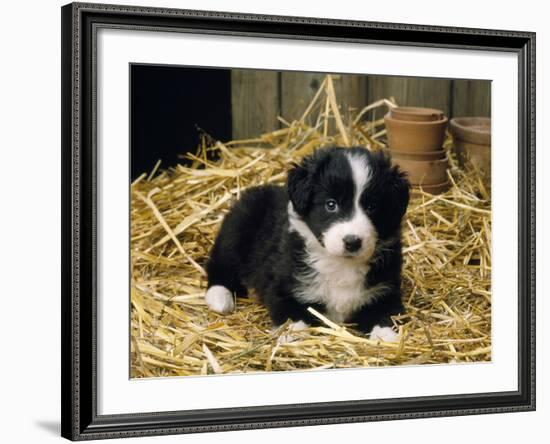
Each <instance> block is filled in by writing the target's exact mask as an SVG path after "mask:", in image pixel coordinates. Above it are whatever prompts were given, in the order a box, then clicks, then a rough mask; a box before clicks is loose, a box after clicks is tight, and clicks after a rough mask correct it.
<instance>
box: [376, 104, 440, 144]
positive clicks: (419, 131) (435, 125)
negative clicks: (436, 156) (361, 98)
mask: <svg viewBox="0 0 550 444" xmlns="http://www.w3.org/2000/svg"><path fill="white" fill-rule="evenodd" d="M384 122H385V124H386V130H387V133H388V143H389V147H390V148H391V149H393V150H397V151H406V152H410V153H413V152H415V153H418V152H425V151H437V150H440V149H441V146H442V145H443V139H444V138H445V127H446V126H447V118H446V117H443V119H440V120H434V121H432V122H408V121H406V120H396V119H394V118H393V117H391V116H390V115H389V113H388V114H386V116H385V117H384Z"/></svg>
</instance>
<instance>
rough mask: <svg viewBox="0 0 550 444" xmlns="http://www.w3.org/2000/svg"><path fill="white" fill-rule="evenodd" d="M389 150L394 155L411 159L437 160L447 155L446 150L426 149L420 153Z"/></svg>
mask: <svg viewBox="0 0 550 444" xmlns="http://www.w3.org/2000/svg"><path fill="white" fill-rule="evenodd" d="M389 151H390V154H391V156H392V157H396V158H399V159H410V160H436V159H443V158H444V157H445V155H446V154H445V150H437V151H424V152H419V153H409V152H407V151H397V150H391V149H390V150H389Z"/></svg>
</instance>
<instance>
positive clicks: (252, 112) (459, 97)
mask: <svg viewBox="0 0 550 444" xmlns="http://www.w3.org/2000/svg"><path fill="white" fill-rule="evenodd" d="M323 78H324V74H319V73H302V72H278V71H259V70H239V69H235V70H232V71H231V102H232V104H231V105H232V106H231V108H232V121H233V138H234V139H245V138H249V137H256V136H258V135H259V134H262V133H265V132H269V131H273V130H275V129H277V128H280V126H281V123H280V122H279V121H278V120H277V116H282V117H283V118H284V119H286V120H289V121H291V120H293V119H298V118H299V117H300V116H301V114H302V113H303V112H304V110H305V109H306V107H307V105H308V104H309V102H310V101H311V99H312V98H313V96H314V95H315V93H316V92H317V90H318V88H319V86H320V84H321V82H322V81H323ZM333 79H334V87H335V91H336V96H337V98H338V102H339V104H340V105H341V106H342V113H343V114H344V116H345V115H346V113H347V112H348V110H349V109H350V108H355V109H360V108H362V107H363V106H365V105H368V104H369V103H372V102H374V101H375V100H378V99H381V98H389V97H394V98H395V100H396V101H397V103H398V104H399V105H402V106H406V105H408V106H427V107H431V108H437V109H441V110H443V111H444V112H445V114H446V115H447V116H449V117H458V116H490V115H491V82H490V81H488V80H448V79H427V78H417V77H392V76H363V75H361V76H360V75H349V74H343V75H334V77H333Z"/></svg>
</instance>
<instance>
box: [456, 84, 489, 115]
mask: <svg viewBox="0 0 550 444" xmlns="http://www.w3.org/2000/svg"><path fill="white" fill-rule="evenodd" d="M452 97H453V102H452V116H453V117H465V116H469V117H472V116H473V117H490V116H491V81H490V80H453V85H452Z"/></svg>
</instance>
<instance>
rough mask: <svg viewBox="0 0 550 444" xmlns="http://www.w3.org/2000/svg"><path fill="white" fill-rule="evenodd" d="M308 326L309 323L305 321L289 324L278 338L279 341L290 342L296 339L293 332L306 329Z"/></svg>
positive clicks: (280, 342) (279, 342)
mask: <svg viewBox="0 0 550 444" xmlns="http://www.w3.org/2000/svg"><path fill="white" fill-rule="evenodd" d="M308 327H309V325H308V324H306V323H305V322H304V321H298V322H293V323H292V324H290V325H289V326H288V328H287V330H286V333H285V334H282V335H281V336H279V337H278V338H277V343H278V344H288V343H289V342H293V341H295V340H296V336H294V335H293V334H292V333H293V332H296V331H300V330H305V329H306V328H308Z"/></svg>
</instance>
